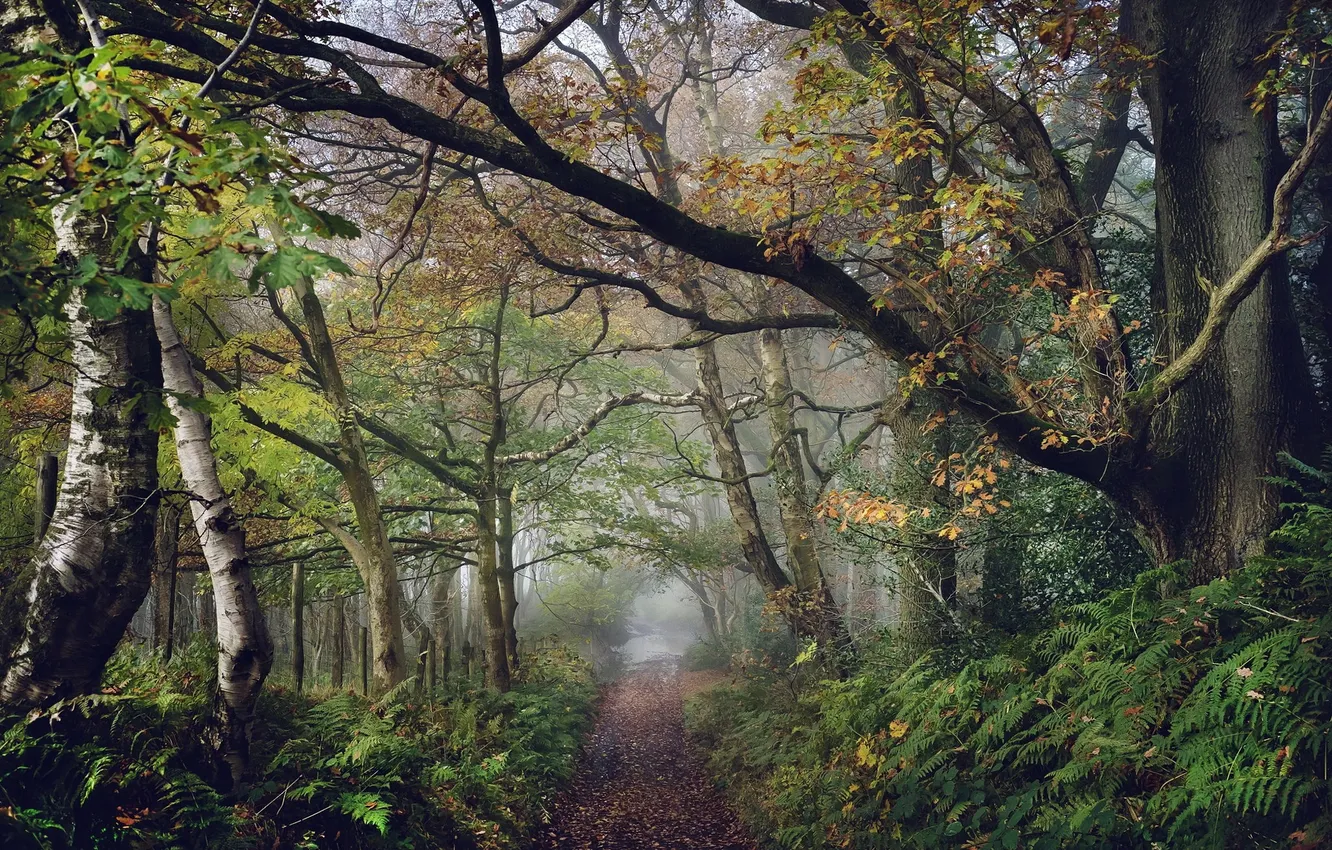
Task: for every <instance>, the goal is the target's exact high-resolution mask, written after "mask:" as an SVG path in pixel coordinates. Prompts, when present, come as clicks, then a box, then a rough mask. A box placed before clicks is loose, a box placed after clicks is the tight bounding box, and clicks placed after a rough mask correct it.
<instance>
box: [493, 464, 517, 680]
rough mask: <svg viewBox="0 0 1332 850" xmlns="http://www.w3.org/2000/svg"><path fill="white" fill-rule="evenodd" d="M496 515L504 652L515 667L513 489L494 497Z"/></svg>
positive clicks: (514, 667) (514, 668)
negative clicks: (495, 500) (496, 508)
mask: <svg viewBox="0 0 1332 850" xmlns="http://www.w3.org/2000/svg"><path fill="white" fill-rule="evenodd" d="M497 507H498V512H499V515H498V517H497V518H496V519H497V522H496V525H497V529H496V535H495V543H496V546H497V550H498V555H499V563H498V574H499V592H500V606H501V610H502V613H503V614H504V652H505V654H506V655H507V656H508V659H509V670H510V672H511V673H512V672H513V671H516V670H517V669H518V666H519V664H520V663H521V659H520V658H519V657H518V590H517V587H516V586H515V582H516V581H517V573H516V572H515V570H514V563H513V491H512V490H509V489H501V490H500V493H499V498H498V500H497Z"/></svg>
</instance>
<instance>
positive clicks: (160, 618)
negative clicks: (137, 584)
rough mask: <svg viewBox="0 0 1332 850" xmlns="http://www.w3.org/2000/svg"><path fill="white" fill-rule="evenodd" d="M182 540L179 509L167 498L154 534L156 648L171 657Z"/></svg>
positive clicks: (159, 511) (168, 659) (166, 656)
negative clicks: (177, 563)
mask: <svg viewBox="0 0 1332 850" xmlns="http://www.w3.org/2000/svg"><path fill="white" fill-rule="evenodd" d="M179 541H180V508H178V507H176V506H175V505H174V504H172V503H171V502H170V501H165V502H163V503H162V504H161V505H159V506H158V509H157V529H156V531H155V532H154V537H153V649H155V650H157V651H159V652H161V653H162V658H163V659H164V660H166V661H170V660H171V656H172V654H173V652H174V649H175V647H174V643H175V641H174V640H173V638H174V635H173V634H172V628H173V627H174V625H175V621H176V561H177V557H176V556H177V552H178V545H177V544H178V543H179Z"/></svg>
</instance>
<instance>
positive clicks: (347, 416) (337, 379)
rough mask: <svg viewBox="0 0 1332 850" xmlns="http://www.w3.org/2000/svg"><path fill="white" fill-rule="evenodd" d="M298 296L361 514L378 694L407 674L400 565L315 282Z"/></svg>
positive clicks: (361, 564)
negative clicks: (399, 578) (380, 506)
mask: <svg viewBox="0 0 1332 850" xmlns="http://www.w3.org/2000/svg"><path fill="white" fill-rule="evenodd" d="M295 288H296V293H297V297H298V298H299V299H300V304H301V310H302V312H303V313H304V315H305V324H306V330H307V332H308V333H309V336H310V345H311V349H312V351H313V354H314V358H315V361H316V365H317V367H318V371H319V377H320V380H321V381H322V383H323V387H324V392H325V394H326V396H327V398H328V400H329V402H330V404H331V405H332V406H333V410H334V413H335V415H336V416H337V419H338V442H339V445H340V447H341V455H342V466H341V468H340V469H339V472H341V473H342V479H343V482H344V483H345V484H346V486H347V495H348V498H349V499H350V501H351V504H352V511H353V512H354V513H355V515H356V525H357V528H358V529H359V530H360V540H361V543H362V545H363V546H364V547H365V557H364V559H362V560H361V561H360V562H359V563H358V564H357V566H358V567H360V569H361V579H362V581H363V582H364V584H365V590H366V603H367V605H368V607H369V622H370V625H369V628H370V632H371V638H372V640H373V643H374V680H375V690H376V692H381V693H382V692H383V691H387V690H388V689H390V688H392V687H393V686H395V685H397V684H399V683H400V682H402V681H403V679H405V678H406V677H407V670H406V649H405V647H404V644H403V637H402V598H401V591H400V590H399V588H398V568H397V564H396V562H395V560H394V556H393V546H392V544H391V543H390V542H389V537H388V528H387V526H386V525H385V523H384V517H383V514H382V513H381V512H380V510H379V494H378V492H377V491H376V489H375V480H374V473H373V471H372V470H371V469H370V461H369V458H368V457H367V455H366V451H365V439H364V437H363V436H362V434H361V427H360V425H359V424H358V423H357V421H356V411H355V408H354V406H353V404H352V401H351V396H350V394H349V393H348V392H347V386H346V383H345V382H344V381H343V377H342V368H341V366H340V365H339V364H338V360H337V354H336V352H335V350H334V347H333V338H332V336H331V335H330V334H329V331H328V324H327V322H326V320H325V317H324V307H323V305H322V304H321V303H320V301H319V296H318V295H317V294H316V293H315V291H314V286H313V285H312V284H310V283H309V282H308V281H306V282H303V283H300V284H298V285H297V286H296V287H295Z"/></svg>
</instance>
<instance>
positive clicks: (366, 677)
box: [361, 626, 370, 696]
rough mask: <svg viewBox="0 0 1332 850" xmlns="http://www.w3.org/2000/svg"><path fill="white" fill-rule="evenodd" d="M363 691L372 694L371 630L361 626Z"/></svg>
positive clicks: (367, 694)
mask: <svg viewBox="0 0 1332 850" xmlns="http://www.w3.org/2000/svg"><path fill="white" fill-rule="evenodd" d="M361 693H363V694H365V695H366V696H369V695H370V630H369V629H368V628H366V627H365V626H361Z"/></svg>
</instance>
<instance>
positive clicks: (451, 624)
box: [430, 569, 460, 679]
mask: <svg viewBox="0 0 1332 850" xmlns="http://www.w3.org/2000/svg"><path fill="white" fill-rule="evenodd" d="M459 572H460V570H457V569H455V570H452V571H449V572H443V573H440V574H439V575H436V576H435V578H434V581H433V582H431V599H430V614H431V621H432V622H433V624H434V627H433V628H432V629H431V634H432V635H433V636H434V638H435V656H436V662H437V664H438V666H439V667H440V672H441V673H442V674H443V676H444V678H445V679H448V677H449V664H450V663H451V662H452V660H453V659H452V655H453V635H454V632H455V631H457V613H456V611H457V594H456V593H455V592H454V589H453V584H454V580H455V579H454V577H455V576H456V575H457V574H458V573H459Z"/></svg>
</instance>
